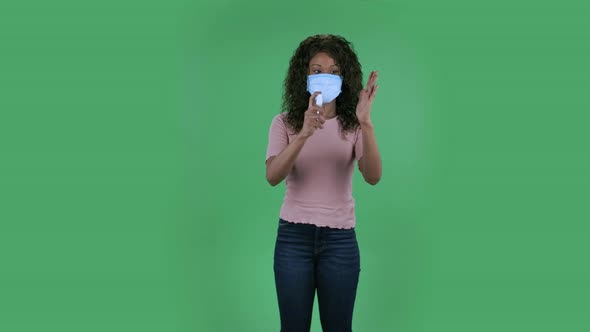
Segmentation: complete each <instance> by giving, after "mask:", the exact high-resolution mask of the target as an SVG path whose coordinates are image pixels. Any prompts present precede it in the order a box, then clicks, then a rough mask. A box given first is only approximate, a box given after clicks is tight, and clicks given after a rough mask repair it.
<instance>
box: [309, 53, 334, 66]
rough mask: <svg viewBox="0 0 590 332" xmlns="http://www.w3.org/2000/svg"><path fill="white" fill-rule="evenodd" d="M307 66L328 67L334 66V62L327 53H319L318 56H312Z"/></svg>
mask: <svg viewBox="0 0 590 332" xmlns="http://www.w3.org/2000/svg"><path fill="white" fill-rule="evenodd" d="M309 65H310V66H321V67H324V66H325V67H330V66H334V65H336V62H335V61H334V59H333V58H332V57H331V56H330V55H329V54H328V53H325V52H319V53H318V54H316V55H314V56H313V57H312V58H311V60H309Z"/></svg>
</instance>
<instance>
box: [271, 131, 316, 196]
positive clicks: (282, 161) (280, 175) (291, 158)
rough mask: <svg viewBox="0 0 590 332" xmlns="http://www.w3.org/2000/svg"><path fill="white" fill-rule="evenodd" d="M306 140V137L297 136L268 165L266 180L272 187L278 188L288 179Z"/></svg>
mask: <svg viewBox="0 0 590 332" xmlns="http://www.w3.org/2000/svg"><path fill="white" fill-rule="evenodd" d="M306 140H307V138H306V137H304V136H297V138H295V140H293V141H292V142H291V143H289V145H287V147H285V149H283V151H281V153H279V154H278V155H277V156H276V157H274V158H273V159H272V160H271V161H270V164H269V165H267V167H266V179H267V180H268V182H269V183H270V184H271V185H272V186H276V185H277V184H279V183H281V181H283V180H284V179H285V178H286V177H287V175H288V174H289V172H290V171H291V169H292V168H293V165H294V164H295V159H297V156H298V155H299V152H300V151H301V149H302V148H303V145H304V144H305V141H306Z"/></svg>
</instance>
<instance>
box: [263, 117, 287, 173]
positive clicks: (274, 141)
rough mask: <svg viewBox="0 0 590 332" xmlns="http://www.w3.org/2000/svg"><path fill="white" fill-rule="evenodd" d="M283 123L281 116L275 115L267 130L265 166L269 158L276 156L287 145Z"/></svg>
mask: <svg viewBox="0 0 590 332" xmlns="http://www.w3.org/2000/svg"><path fill="white" fill-rule="evenodd" d="M286 129H287V128H286V126H285V123H284V122H283V117H282V114H278V115H276V116H275V117H274V118H273V120H272V123H271V124H270V128H269V130H268V145H267V147H266V165H268V164H269V160H271V159H270V158H273V157H274V156H277V155H278V154H279V153H281V151H283V149H284V148H285V147H286V146H287V145H288V144H289V136H288V135H287V130H286Z"/></svg>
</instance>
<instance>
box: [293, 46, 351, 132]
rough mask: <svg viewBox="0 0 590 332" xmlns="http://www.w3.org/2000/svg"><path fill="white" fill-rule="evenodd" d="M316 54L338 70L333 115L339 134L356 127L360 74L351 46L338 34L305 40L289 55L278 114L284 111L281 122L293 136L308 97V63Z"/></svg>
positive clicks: (299, 123) (299, 127)
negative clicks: (325, 56)
mask: <svg viewBox="0 0 590 332" xmlns="http://www.w3.org/2000/svg"><path fill="white" fill-rule="evenodd" d="M320 52H325V53H327V54H328V55H330V57H332V58H333V59H334V61H335V62H336V64H338V67H339V68H340V75H341V76H342V92H341V93H340V95H338V97H337V98H336V115H338V116H339V117H338V121H339V122H340V128H341V134H342V135H343V136H344V135H345V133H347V132H352V131H354V130H355V129H357V128H358V126H359V121H358V119H357V117H356V104H357V103H358V99H359V93H360V91H361V90H362V88H363V84H362V78H363V74H362V71H361V64H360V62H359V60H358V57H357V55H356V53H355V51H354V48H353V46H352V43H350V42H349V41H347V40H346V39H344V38H343V37H341V36H338V35H332V34H320V35H314V36H311V37H308V38H306V39H305V40H304V41H302V42H301V43H300V44H299V47H297V49H296V50H295V52H294V53H293V57H292V58H291V61H290V63H289V69H288V70H287V77H286V78H285V81H284V91H283V104H282V112H286V116H285V123H286V124H287V126H288V127H290V129H291V130H293V131H294V132H295V133H299V131H300V130H301V128H302V127H303V119H304V113H305V111H306V110H307V106H308V104H309V97H310V96H311V95H310V93H309V92H308V91H307V75H308V67H309V61H311V59H312V58H313V57H314V56H315V55H316V54H318V53H320Z"/></svg>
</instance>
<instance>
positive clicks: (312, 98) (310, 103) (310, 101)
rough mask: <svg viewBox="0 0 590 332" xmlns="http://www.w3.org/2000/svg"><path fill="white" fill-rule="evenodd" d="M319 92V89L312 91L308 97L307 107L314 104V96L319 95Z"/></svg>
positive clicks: (309, 107)
mask: <svg viewBox="0 0 590 332" xmlns="http://www.w3.org/2000/svg"><path fill="white" fill-rule="evenodd" d="M320 93H322V92H321V91H316V92H314V93H313V94H312V95H311V97H309V104H308V105H307V109H311V108H312V107H313V106H315V104H316V103H315V97H316V96H317V95H319V94H320Z"/></svg>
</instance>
